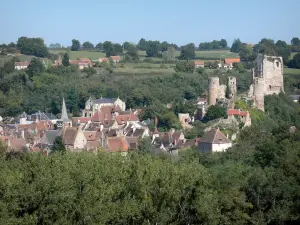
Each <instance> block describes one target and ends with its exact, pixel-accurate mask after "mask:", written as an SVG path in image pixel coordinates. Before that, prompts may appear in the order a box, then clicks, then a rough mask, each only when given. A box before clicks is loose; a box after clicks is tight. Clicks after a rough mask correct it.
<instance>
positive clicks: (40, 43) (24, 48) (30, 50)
mask: <svg viewBox="0 0 300 225" xmlns="http://www.w3.org/2000/svg"><path fill="white" fill-rule="evenodd" d="M17 47H18V49H19V50H20V51H21V53H22V54H25V55H34V56H37V57H47V56H48V54H49V53H48V49H47V46H46V45H45V44H44V40H43V39H42V38H27V37H20V38H19V39H18V41H17Z"/></svg>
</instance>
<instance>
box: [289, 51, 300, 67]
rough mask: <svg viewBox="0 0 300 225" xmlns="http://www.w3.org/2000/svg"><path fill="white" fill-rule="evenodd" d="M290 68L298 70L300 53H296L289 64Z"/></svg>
mask: <svg viewBox="0 0 300 225" xmlns="http://www.w3.org/2000/svg"><path fill="white" fill-rule="evenodd" d="M289 67H290V68H297V69H300V53H297V54H296V55H295V56H294V58H293V59H292V60H291V61H290V62H289Z"/></svg>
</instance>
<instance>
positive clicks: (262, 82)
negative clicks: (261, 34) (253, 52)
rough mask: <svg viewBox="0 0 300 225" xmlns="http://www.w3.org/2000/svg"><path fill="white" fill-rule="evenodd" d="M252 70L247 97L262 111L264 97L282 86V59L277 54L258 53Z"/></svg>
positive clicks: (281, 89)
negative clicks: (251, 80)
mask: <svg viewBox="0 0 300 225" xmlns="http://www.w3.org/2000/svg"><path fill="white" fill-rule="evenodd" d="M255 64H256V66H255V68H254V69H253V70H252V77H253V83H252V85H251V86H250V88H249V92H248V97H250V98H253V99H254V104H255V106H256V107H257V108H258V109H260V110H262V111H264V97H265V96H266V95H272V94H279V93H280V92H283V91H284V88H283V85H284V84H283V61H282V57H279V56H267V55H262V54H259V55H258V56H257V58H256V62H255Z"/></svg>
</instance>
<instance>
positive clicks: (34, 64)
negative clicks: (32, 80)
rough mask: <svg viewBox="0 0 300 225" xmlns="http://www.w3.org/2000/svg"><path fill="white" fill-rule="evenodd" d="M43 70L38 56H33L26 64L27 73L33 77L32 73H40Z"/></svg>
mask: <svg viewBox="0 0 300 225" xmlns="http://www.w3.org/2000/svg"><path fill="white" fill-rule="evenodd" d="M44 71H45V66H44V64H43V63H42V62H41V60H40V59H38V58H33V59H32V60H31V62H30V64H29V66H28V71H27V73H28V75H29V77H33V76H34V75H38V74H41V73H43V72H44Z"/></svg>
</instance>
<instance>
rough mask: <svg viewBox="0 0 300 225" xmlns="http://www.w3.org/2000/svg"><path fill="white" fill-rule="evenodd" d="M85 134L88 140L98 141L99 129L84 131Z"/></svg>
mask: <svg viewBox="0 0 300 225" xmlns="http://www.w3.org/2000/svg"><path fill="white" fill-rule="evenodd" d="M83 134H84V136H85V138H86V140H87V141H96V139H97V137H98V136H99V135H97V131H84V132H83Z"/></svg>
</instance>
